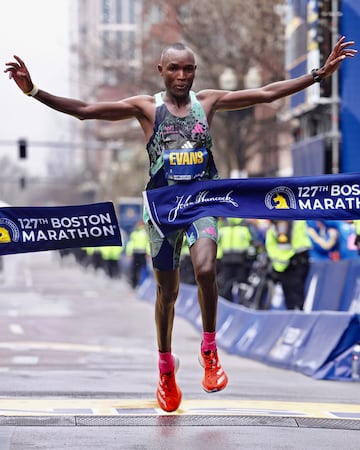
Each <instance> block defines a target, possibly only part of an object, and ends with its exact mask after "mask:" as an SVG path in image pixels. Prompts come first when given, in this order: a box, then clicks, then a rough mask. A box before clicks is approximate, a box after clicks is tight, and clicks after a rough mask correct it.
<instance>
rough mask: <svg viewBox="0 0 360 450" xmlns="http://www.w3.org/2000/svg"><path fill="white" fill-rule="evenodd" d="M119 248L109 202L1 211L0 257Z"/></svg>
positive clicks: (6, 208)
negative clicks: (105, 247)
mask: <svg viewBox="0 0 360 450" xmlns="http://www.w3.org/2000/svg"><path fill="white" fill-rule="evenodd" d="M107 245H121V235H120V229H119V225H118V220H117V217H116V214H115V210H114V205H113V204H112V203H111V202H104V203H95V204H89V205H76V206H47V207H5V208H0V255H6V254H12V253H27V252H39V251H44V250H57V249H64V248H75V247H99V246H107Z"/></svg>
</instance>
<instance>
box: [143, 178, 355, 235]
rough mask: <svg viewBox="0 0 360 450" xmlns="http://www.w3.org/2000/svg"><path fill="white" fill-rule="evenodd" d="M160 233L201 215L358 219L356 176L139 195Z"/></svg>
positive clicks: (200, 185) (219, 183)
mask: <svg viewBox="0 0 360 450" xmlns="http://www.w3.org/2000/svg"><path fill="white" fill-rule="evenodd" d="M143 196H144V201H145V206H146V208H147V210H148V212H149V216H150V219H151V221H152V222H153V224H154V226H155V227H156V228H157V230H158V231H159V233H160V234H161V235H163V236H164V235H168V234H170V233H171V232H173V231H174V230H176V229H181V228H186V227H187V226H188V225H189V224H190V223H192V222H193V221H194V220H196V219H199V218H201V217H206V216H214V217H242V218H258V219H273V220H276V219H282V220H306V219H314V220H343V219H350V220H351V219H352V220H353V219H359V218H360V174H359V173H354V174H337V175H320V176H317V177H284V178H252V179H226V180H207V181H198V182H192V183H179V184H176V185H173V186H166V187H162V188H158V189H153V190H150V191H145V192H144V193H143Z"/></svg>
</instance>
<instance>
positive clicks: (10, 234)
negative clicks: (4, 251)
mask: <svg viewBox="0 0 360 450" xmlns="http://www.w3.org/2000/svg"><path fill="white" fill-rule="evenodd" d="M19 238H20V233H19V229H18V227H17V226H16V225H15V223H14V222H13V221H12V220H10V219H6V218H4V217H0V245H1V244H8V243H9V242H18V241H19Z"/></svg>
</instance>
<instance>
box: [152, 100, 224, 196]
mask: <svg viewBox="0 0 360 450" xmlns="http://www.w3.org/2000/svg"><path fill="white" fill-rule="evenodd" d="M190 99H191V110H190V112H189V114H188V115H187V116H185V117H176V116H174V115H173V114H171V113H170V111H169V110H168V108H167V106H166V104H165V103H164V101H163V98H162V93H161V92H159V93H157V94H156V95H155V101H156V114H155V123H154V133H153V135H152V136H151V138H150V139H149V142H148V144H147V146H146V149H147V152H148V155H149V161H150V170H149V175H150V181H149V183H148V185H147V187H146V189H147V190H149V189H154V188H157V187H161V186H167V185H170V184H174V183H178V182H189V181H190V182H191V181H196V180H206V179H212V178H218V174H217V169H216V166H215V164H214V160H213V156H212V153H211V146H212V138H211V135H210V133H209V125H208V122H207V118H206V115H205V111H204V109H203V107H202V105H201V103H200V102H199V101H198V99H197V98H196V95H195V93H194V92H193V91H190Z"/></svg>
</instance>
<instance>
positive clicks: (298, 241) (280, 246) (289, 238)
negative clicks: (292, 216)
mask: <svg viewBox="0 0 360 450" xmlns="http://www.w3.org/2000/svg"><path fill="white" fill-rule="evenodd" d="M311 246H312V244H311V241H310V238H309V236H308V232H307V225H306V222H305V221H304V220H293V221H291V220H274V221H272V224H271V226H270V227H269V229H268V230H267V232H266V237H265V248H266V252H267V255H268V257H269V259H270V261H271V264H272V269H273V277H274V281H278V282H279V283H280V284H281V286H282V289H283V292H284V298H285V304H286V307H287V309H299V310H302V309H303V308H304V302H305V283H306V278H307V276H308V273H309V268H310V262H309V250H310V249H311Z"/></svg>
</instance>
